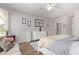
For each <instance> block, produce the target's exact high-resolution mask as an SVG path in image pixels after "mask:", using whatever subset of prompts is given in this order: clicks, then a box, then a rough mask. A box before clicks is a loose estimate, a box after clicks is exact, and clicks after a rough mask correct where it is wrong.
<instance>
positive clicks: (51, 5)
mask: <svg viewBox="0 0 79 59" xmlns="http://www.w3.org/2000/svg"><path fill="white" fill-rule="evenodd" d="M56 8H57V4H56V3H48V4H46V5H45V6H44V7H42V8H40V9H46V10H48V11H51V10H53V9H56Z"/></svg>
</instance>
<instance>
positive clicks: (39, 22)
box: [35, 19, 44, 27]
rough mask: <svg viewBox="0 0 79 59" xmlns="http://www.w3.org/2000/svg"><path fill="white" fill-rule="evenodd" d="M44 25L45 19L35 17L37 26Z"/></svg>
mask: <svg viewBox="0 0 79 59" xmlns="http://www.w3.org/2000/svg"><path fill="white" fill-rule="evenodd" d="M43 26H44V20H40V19H35V27H43Z"/></svg>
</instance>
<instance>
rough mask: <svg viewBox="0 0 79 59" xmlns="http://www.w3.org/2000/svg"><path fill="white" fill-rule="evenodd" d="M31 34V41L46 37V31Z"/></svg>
mask: <svg viewBox="0 0 79 59" xmlns="http://www.w3.org/2000/svg"><path fill="white" fill-rule="evenodd" d="M32 34H33V35H32V37H33V39H32V40H38V39H40V38H43V37H46V36H47V33H46V31H33V33H32Z"/></svg>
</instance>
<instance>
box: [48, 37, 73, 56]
mask: <svg viewBox="0 0 79 59" xmlns="http://www.w3.org/2000/svg"><path fill="white" fill-rule="evenodd" d="M72 39H73V37H68V38H64V39H61V40H56V41H53V40H52V41H50V42H49V43H48V49H49V50H50V51H52V52H54V53H55V54H57V55H69V54H70V47H71V46H72V44H73V43H74V41H73V40H72Z"/></svg>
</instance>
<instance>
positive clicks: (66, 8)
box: [1, 3, 79, 18]
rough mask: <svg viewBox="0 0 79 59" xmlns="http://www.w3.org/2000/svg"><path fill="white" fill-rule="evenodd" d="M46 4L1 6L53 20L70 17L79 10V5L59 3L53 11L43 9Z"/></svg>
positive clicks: (4, 4) (5, 4) (8, 4)
mask: <svg viewBox="0 0 79 59" xmlns="http://www.w3.org/2000/svg"><path fill="white" fill-rule="evenodd" d="M46 4H48V3H3V4H1V5H3V6H6V7H8V8H11V9H16V10H19V11H22V12H26V13H30V14H34V15H37V16H41V17H48V18H53V17H56V16H62V15H69V13H70V14H71V13H73V11H74V10H78V9H79V4H78V3H57V4H56V8H55V9H53V10H51V11H47V10H46V9H41V8H43V7H45V6H46Z"/></svg>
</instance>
